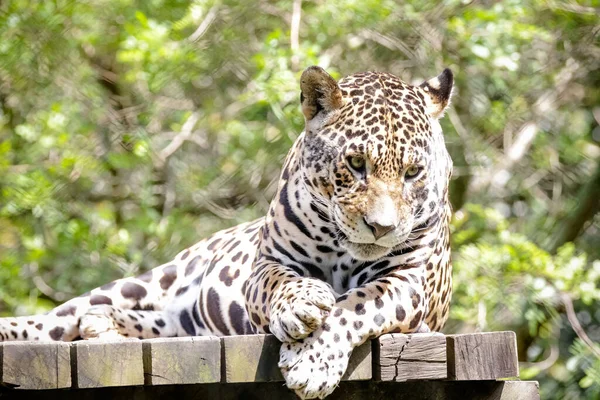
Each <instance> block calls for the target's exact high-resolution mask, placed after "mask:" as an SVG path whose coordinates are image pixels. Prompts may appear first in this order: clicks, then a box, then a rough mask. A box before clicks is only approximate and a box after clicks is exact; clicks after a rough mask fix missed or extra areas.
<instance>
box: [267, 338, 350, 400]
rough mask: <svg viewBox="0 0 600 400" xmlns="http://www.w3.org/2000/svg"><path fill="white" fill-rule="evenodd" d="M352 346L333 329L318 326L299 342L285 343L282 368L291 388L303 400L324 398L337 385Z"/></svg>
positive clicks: (281, 362) (280, 353) (281, 353)
mask: <svg viewBox="0 0 600 400" xmlns="http://www.w3.org/2000/svg"><path fill="white" fill-rule="evenodd" d="M352 349H353V346H352V344H351V343H350V342H349V340H348V339H347V338H346V337H341V336H340V335H339V334H338V333H337V332H333V329H331V330H329V331H326V330H323V329H318V330H317V331H315V332H314V333H313V334H312V335H310V336H309V337H307V338H306V339H303V340H301V341H298V342H293V343H283V344H282V345H281V350H280V352H279V367H280V368H281V373H282V374H283V376H284V378H285V382H286V384H287V386H288V388H290V389H292V390H294V391H295V392H296V394H297V395H298V396H299V397H300V398H302V399H314V398H317V397H318V398H320V399H322V398H324V397H326V396H328V395H330V394H331V392H333V390H334V389H335V388H336V387H337V386H338V384H339V383H340V380H341V379H342V376H343V375H344V372H345V371H346V368H347V367H348V360H349V359H350V355H351V354H352Z"/></svg>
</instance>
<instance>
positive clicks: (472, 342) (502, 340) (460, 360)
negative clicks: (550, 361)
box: [447, 332, 519, 381]
mask: <svg viewBox="0 0 600 400" xmlns="http://www.w3.org/2000/svg"><path fill="white" fill-rule="evenodd" d="M447 351H448V378H449V379H453V380H456V381H469V380H474V381H478V380H490V379H499V378H513V377H518V376H519V363H518V361H517V340H516V335H515V333H514V332H487V333H472V334H465V335H448V336H447Z"/></svg>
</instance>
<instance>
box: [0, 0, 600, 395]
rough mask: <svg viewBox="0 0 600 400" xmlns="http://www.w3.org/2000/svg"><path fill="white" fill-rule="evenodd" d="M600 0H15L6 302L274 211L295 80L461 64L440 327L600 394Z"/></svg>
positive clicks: (562, 388)
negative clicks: (446, 306)
mask: <svg viewBox="0 0 600 400" xmlns="http://www.w3.org/2000/svg"><path fill="white" fill-rule="evenodd" d="M599 13H600V2H598V1H577V2H575V1H560V0H553V1H500V2H498V1H473V2H468V1H447V2H443V3H438V4H434V2H428V1H414V2H407V3H401V2H394V1H375V0H360V1H359V0H315V1H307V0H305V1H301V0H293V1H267V0H259V1H233V0H223V1H212V0H205V1H203V0H199V1H190V0H188V1H166V0H146V1H133V0H90V1H73V0H68V1H67V0H45V1H26V0H6V1H3V2H1V3H0V315H5V316H6V315H13V314H29V313H35V312H42V311H46V310H48V309H50V308H52V307H53V306H54V305H56V304H58V303H60V302H62V301H64V300H66V299H68V298H70V297H72V296H74V295H77V294H78V293H82V292H84V291H87V290H89V289H91V288H93V287H95V286H98V285H100V284H102V283H105V282H108V281H110V280H113V279H116V278H120V277H123V276H130V275H134V274H138V273H140V272H142V271H145V270H147V269H150V268H152V267H155V266H157V265H158V264H160V263H163V262H166V261H168V260H169V258H170V257H172V256H173V255H175V254H176V253H177V252H178V251H179V250H181V249H183V248H184V247H186V246H188V245H190V244H192V243H194V242H196V241H198V240H199V239H201V238H203V237H205V236H206V235H208V234H210V233H211V232H214V231H216V230H219V229H221V228H224V227H228V226H232V225H235V224H238V223H240V222H242V221H248V220H251V219H253V218H256V217H259V216H262V215H263V214H265V212H266V210H267V207H268V204H269V201H270V199H271V197H272V196H273V193H274V190H275V187H276V182H277V177H278V173H279V170H280V167H281V163H282V160H283V159H284V157H285V154H286V151H287V150H288V148H289V147H290V145H291V143H292V142H293V141H294V139H295V138H296V137H297V136H298V133H299V132H300V131H301V129H302V124H303V118H302V115H301V113H300V110H299V104H298V103H299V90H298V86H299V85H298V78H299V76H300V73H301V71H302V70H303V69H304V68H305V67H307V66H310V65H313V64H318V65H321V66H322V67H325V68H326V69H327V70H328V71H329V72H330V73H332V74H333V75H334V76H335V77H337V78H339V77H342V76H344V75H347V74H351V73H354V72H358V71H362V70H380V71H386V72H391V73H394V74H396V75H398V76H400V77H402V78H403V79H404V80H406V81H408V82H413V83H416V82H420V81H421V80H423V79H425V78H428V77H432V76H435V75H437V74H438V73H439V72H440V71H441V70H442V69H443V68H444V67H450V68H452V70H453V71H454V74H455V77H456V91H455V97H454V100H453V106H452V107H451V109H450V110H449V111H448V113H447V114H446V117H445V118H444V120H443V122H442V124H443V127H444V129H445V134H446V140H447V144H448V147H449V150H450V152H451V154H452V157H453V159H454V162H455V174H454V179H453V182H452V188H451V194H452V202H453V205H454V209H455V212H456V214H455V220H454V223H453V224H454V225H453V230H454V234H453V245H454V260H455V261H454V262H455V273H454V276H455V295H454V298H453V303H454V304H453V307H452V308H451V312H452V318H451V321H450V322H449V323H448V325H447V327H446V332H472V331H487V330H514V331H516V332H517V335H518V343H519V351H520V354H519V357H520V360H521V361H522V364H521V367H522V368H521V369H522V378H525V379H537V380H539V381H540V383H541V390H542V396H543V398H546V399H578V398H587V399H597V398H598V397H599V396H600V356H599V355H600V346H599V345H598V342H599V341H600V307H599V304H600V301H599V300H600V260H599V259H600V250H599V248H600V234H599V230H600V216H599V214H598V211H599V207H600V164H599V159H600V146H599V144H600V127H599V122H600V70H599V68H600V19H599Z"/></svg>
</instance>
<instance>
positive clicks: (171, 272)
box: [158, 265, 177, 290]
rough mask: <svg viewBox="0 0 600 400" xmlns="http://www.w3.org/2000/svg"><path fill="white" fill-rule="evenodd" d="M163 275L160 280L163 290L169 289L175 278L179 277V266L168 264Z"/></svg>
mask: <svg viewBox="0 0 600 400" xmlns="http://www.w3.org/2000/svg"><path fill="white" fill-rule="evenodd" d="M163 274H164V275H163V276H162V278H160V280H159V281H158V282H159V283H160V287H161V288H162V290H167V289H169V288H170V287H171V285H172V284H173V282H174V281H175V279H177V266H176V265H168V266H166V267H164V268H163Z"/></svg>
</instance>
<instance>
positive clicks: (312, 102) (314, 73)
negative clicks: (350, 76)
mask: <svg viewBox="0 0 600 400" xmlns="http://www.w3.org/2000/svg"><path fill="white" fill-rule="evenodd" d="M300 90H301V93H300V103H302V113H303V114H304V118H305V119H306V125H307V128H308V125H309V122H310V121H312V120H313V119H315V118H316V117H318V116H325V115H327V114H329V113H330V112H332V111H335V110H337V109H339V108H341V107H342V91H341V90H340V87H339V86H338V84H337V82H336V81H335V79H333V78H332V77H331V75H329V74H328V73H327V72H325V70H324V69H323V68H321V67H317V66H313V67H309V68H307V69H306V70H305V71H304V72H303V73H302V76H301V77H300ZM317 119H322V118H317Z"/></svg>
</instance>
